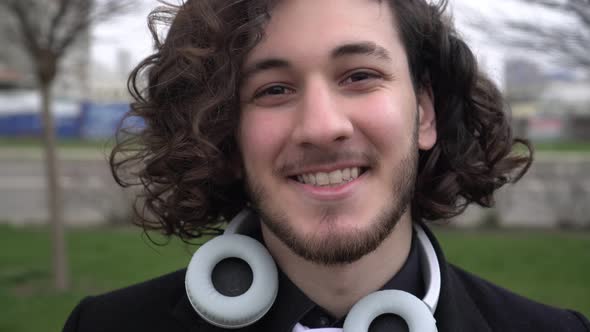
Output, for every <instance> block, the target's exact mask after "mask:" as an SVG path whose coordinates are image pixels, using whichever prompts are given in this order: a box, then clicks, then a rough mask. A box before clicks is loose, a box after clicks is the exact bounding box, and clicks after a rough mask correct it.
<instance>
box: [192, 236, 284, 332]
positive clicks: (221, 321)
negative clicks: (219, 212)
mask: <svg viewBox="0 0 590 332" xmlns="http://www.w3.org/2000/svg"><path fill="white" fill-rule="evenodd" d="M226 258H239V259H242V260H244V261H245V262H246V263H247V264H248V265H249V266H250V268H251V270H252V273H253V280H252V285H251V286H250V288H249V289H248V290H247V291H246V292H245V293H244V294H242V295H239V296H235V297H230V296H225V295H223V294H221V293H220V292H219V291H218V290H217V289H215V287H214V285H213V281H212V279H211V276H212V273H213V269H214V268H215V266H216V265H217V264H218V263H219V262H221V261H222V260H224V259H226ZM185 286H186V292H187V295H188V298H189V301H190V303H191V305H192V306H193V308H194V309H195V310H196V311H197V313H198V314H199V315H200V316H201V317H202V318H203V319H205V320H206V321H207V322H209V323H211V324H213V325H216V326H219V327H222V328H228V329H237V328H241V327H244V326H248V325H251V324H253V323H254V322H256V321H257V320H259V319H260V318H262V317H263V316H264V315H265V314H266V313H267V312H268V310H269V309H270V308H271V307H272V305H273V303H274V301H275V298H276V296H277V292H278V288H279V286H278V273H277V268H276V265H275V263H274V260H273V259H272V257H271V256H270V254H269V253H268V251H267V250H266V248H265V247H264V246H263V245H262V244H261V243H259V242H258V241H256V240H255V239H253V238H250V237H248V236H246V235H240V234H224V235H222V236H218V237H216V238H214V239H212V240H210V241H208V242H207V243H205V244H204V245H203V246H201V247H200V248H199V249H198V250H197V251H196V252H195V254H194V255H193V257H192V259H191V261H190V263H189V265H188V268H187V271H186V278H185Z"/></svg>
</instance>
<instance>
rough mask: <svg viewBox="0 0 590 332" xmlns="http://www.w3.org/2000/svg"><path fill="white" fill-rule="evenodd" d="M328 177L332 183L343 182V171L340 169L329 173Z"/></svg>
mask: <svg viewBox="0 0 590 332" xmlns="http://www.w3.org/2000/svg"><path fill="white" fill-rule="evenodd" d="M328 177H329V178H330V184H339V183H341V182H342V172H341V171H339V170H338V171H334V172H330V173H328Z"/></svg>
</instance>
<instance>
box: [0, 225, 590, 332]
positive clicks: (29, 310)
mask: <svg viewBox="0 0 590 332" xmlns="http://www.w3.org/2000/svg"><path fill="white" fill-rule="evenodd" d="M436 232H437V233H438V234H439V237H440V241H441V243H442V244H443V247H444V248H445V250H446V255H447V257H448V259H449V260H450V261H452V262H455V263H457V264H458V265H460V266H462V267H465V268H466V269H468V270H470V271H473V272H475V273H477V274H479V275H481V276H484V277H486V278H488V279H490V280H492V281H494V282H496V283H498V284H500V285H503V286H505V287H507V288H510V289H512V290H515V291H517V292H519V293H521V294H524V295H527V296H529V297H532V298H534V299H537V300H540V301H543V302H546V303H550V304H554V305H557V306H562V307H568V308H573V309H576V310H579V311H581V312H582V313H584V314H585V315H587V316H590V296H589V295H590V283H588V280H590V233H574V232H554V233H550V232H524V231H518V232H506V231H457V230H437V231H436ZM48 238H49V234H48V232H47V229H46V228H30V227H27V228H17V227H12V226H6V225H0V243H2V245H3V250H2V251H0V308H2V314H0V331H2V332H4V331H6V332H8V331H10V332H25V331H30V332H33V331H35V332H37V331H60V330H61V327H62V324H63V322H64V320H65V319H66V317H67V315H68V313H69V312H70V311H71V310H72V308H73V307H74V305H75V304H76V303H77V302H78V301H79V300H80V299H81V298H82V297H83V296H85V295H88V294H96V293H101V292H104V291H108V290H110V289H114V288H118V287H123V286H125V285H128V284H131V283H134V282H138V281H142V280H145V279H147V278H150V277H154V276H157V275H160V274H163V273H166V272H169V271H173V270H175V269H178V268H182V267H184V266H186V264H187V263H188V260H189V259H190V255H191V253H192V251H194V249H195V246H188V245H186V244H184V243H182V242H180V241H172V242H170V243H169V244H168V245H166V246H157V245H154V244H152V243H151V242H149V240H148V239H147V238H146V237H145V236H142V234H141V232H139V231H138V230H137V229H131V228H118V229H107V228H98V229H97V228H94V229H87V230H80V229H77V230H71V231H70V232H69V233H68V249H69V252H70V265H71V271H72V277H73V288H72V290H71V291H68V292H65V293H57V292H55V291H52V290H51V287H50V245H49V239H48ZM159 241H162V239H161V238H159Z"/></svg>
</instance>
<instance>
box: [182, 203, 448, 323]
mask: <svg viewBox="0 0 590 332" xmlns="http://www.w3.org/2000/svg"><path fill="white" fill-rule="evenodd" d="M258 227H260V221H259V218H258V216H257V215H256V214H255V213H254V212H253V211H252V210H250V209H245V210H243V211H241V212H240V213H239V214H238V215H237V216H236V217H235V218H234V219H232V221H231V222H230V223H229V225H228V226H227V228H226V229H225V232H224V234H223V235H221V236H218V237H216V238H214V239H211V240H210V241H208V242H207V243H205V244H204V245H202V246H201V247H200V248H199V249H198V250H197V251H196V252H195V254H194V255H193V257H192V258H191V261H190V263H189V265H188V268H187V271H186V277H185V287H186V293H187V295H188V299H189V301H190V303H191V305H192V306H193V308H194V309H195V311H196V312H197V313H198V314H199V315H200V316H201V317H202V318H203V319H204V320H205V321H207V322H209V323H210V324H213V325H216V326H219V327H222V328H227V329H238V328H242V327H245V326H248V325H251V324H254V323H255V322H256V321H258V320H259V319H261V318H262V317H264V315H265V314H266V313H267V312H268V311H269V310H270V308H271V307H272V305H273V303H274V301H275V299H276V297H277V294H278V289H279V282H278V272H277V267H276V265H275V262H274V260H273V259H272V257H271V255H270V253H269V252H268V251H267V250H266V248H265V247H264V246H263V245H262V244H261V243H260V242H258V241H257V240H255V239H253V238H252V237H250V236H247V235H245V234H253V233H255V232H256V231H257V229H258ZM414 229H415V231H416V234H417V236H418V241H419V244H420V246H419V248H420V254H421V260H420V261H421V264H422V270H423V271H424V276H423V277H424V281H425V283H426V285H427V286H426V295H425V296H424V298H423V299H422V300H420V299H419V298H417V297H415V296H414V295H413V294H410V293H407V292H404V291H400V290H382V291H377V292H374V293H371V294H369V295H367V296H365V297H364V298H362V299H361V300H360V301H359V302H357V303H356V304H355V305H354V306H353V307H352V309H351V310H350V312H349V313H348V315H347V316H346V320H345V322H344V332H359V331H368V330H369V326H370V325H371V322H372V321H373V320H374V319H375V318H377V317H379V316H380V315H383V314H396V315H398V316H400V317H401V318H402V319H404V320H405V322H406V324H407V325H408V327H409V331H410V332H437V328H436V321H435V319H434V316H433V315H434V312H435V310H436V306H437V303H438V298H439V294H440V288H441V276H440V266H439V264H438V259H437V257H436V252H435V251H434V247H433V246H432V243H431V242H430V239H429V238H428V236H427V235H426V233H424V230H423V229H422V227H421V226H419V225H417V224H414ZM231 258H238V259H241V260H243V261H244V262H246V263H247V264H248V266H249V268H250V269H251V271H252V274H253V278H252V283H251V285H250V286H249V288H248V289H247V290H246V291H245V292H244V293H243V294H240V295H238V296H227V295H223V294H222V293H221V292H220V291H219V290H218V289H217V288H216V287H215V285H214V282H213V270H214V269H215V267H216V266H217V265H218V264H219V263H220V262H221V261H223V260H225V259H231Z"/></svg>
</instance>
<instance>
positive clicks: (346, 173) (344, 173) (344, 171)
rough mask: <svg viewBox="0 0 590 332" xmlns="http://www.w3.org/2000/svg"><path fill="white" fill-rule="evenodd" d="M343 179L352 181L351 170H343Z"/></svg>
mask: <svg viewBox="0 0 590 332" xmlns="http://www.w3.org/2000/svg"><path fill="white" fill-rule="evenodd" d="M342 178H343V179H344V180H346V179H350V168H345V169H343V170H342Z"/></svg>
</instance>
